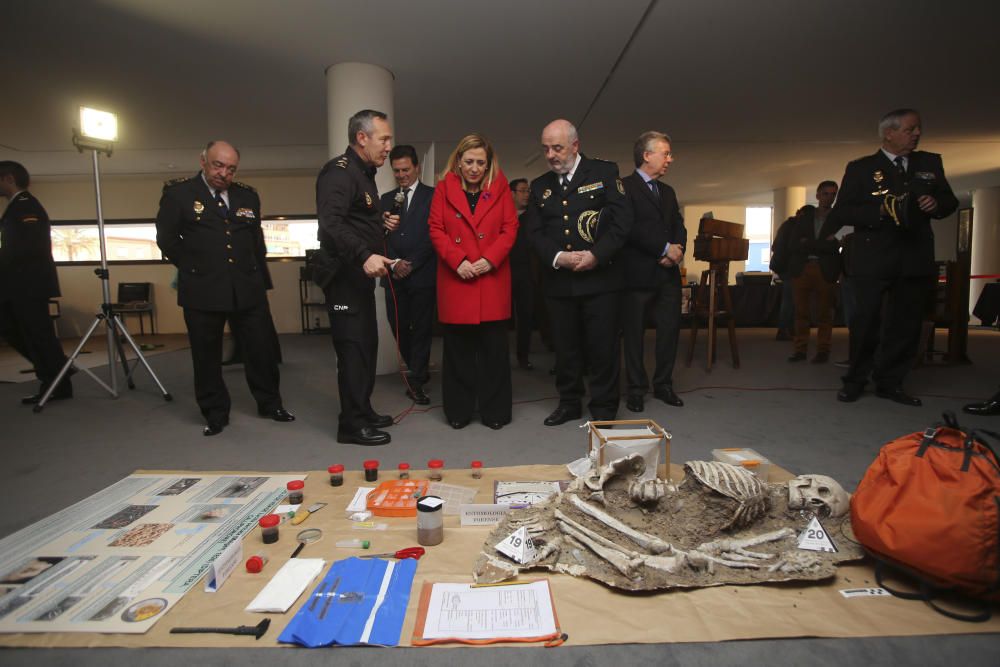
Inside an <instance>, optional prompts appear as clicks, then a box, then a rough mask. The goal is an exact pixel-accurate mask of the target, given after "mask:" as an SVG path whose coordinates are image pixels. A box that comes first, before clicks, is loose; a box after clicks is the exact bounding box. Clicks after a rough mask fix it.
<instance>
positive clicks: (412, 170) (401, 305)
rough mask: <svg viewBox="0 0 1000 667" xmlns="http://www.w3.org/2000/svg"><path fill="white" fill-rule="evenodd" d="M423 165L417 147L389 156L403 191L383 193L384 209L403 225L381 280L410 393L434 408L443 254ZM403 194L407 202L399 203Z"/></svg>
mask: <svg viewBox="0 0 1000 667" xmlns="http://www.w3.org/2000/svg"><path fill="white" fill-rule="evenodd" d="M419 164H420V162H419V160H418V159H417V151H416V149H414V148H413V146H406V145H401V146H396V147H395V148H393V149H392V151H391V152H390V153H389V165H390V166H391V167H392V175H393V177H394V178H395V179H396V183H397V184H398V185H399V187H398V188H393V189H392V190H390V191H389V192H386V193H385V194H384V195H382V210H383V211H389V212H390V213H391V214H392V215H393V216H398V218H399V226H398V227H397V228H396V230H395V231H393V232H392V233H391V234H389V236H388V239H387V241H388V250H389V255H388V256H389V258H390V259H393V260H397V261H395V262H394V263H393V264H392V265H391V269H390V271H389V275H388V276H383V277H382V281H381V282H382V287H384V288H385V312H386V315H387V316H388V318H389V326H390V327H392V332H393V334H395V335H396V338H397V340H398V341H399V351H400V354H402V356H403V361H405V362H406V366H407V369H408V382H409V385H410V386H409V388H408V389H407V390H406V395H407V396H408V397H409V398H410V399H411V400H412V401H413V402H414V403H416V404H417V405H428V404H429V403H430V402H431V399H430V398H429V397H428V396H427V393H426V392H425V391H424V385H426V384H427V381H428V380H429V379H430V373H429V371H428V366H429V365H430V360H431V335H432V332H433V327H434V300H435V299H434V297H435V294H434V285H435V283H436V282H437V255H435V254H434V246H433V245H431V237H430V233H429V231H428V228H427V217H428V216H429V215H430V212H431V198H433V197H434V188H432V187H430V186H428V185H424V184H423V183H421V182H420V172H419V171H418V166H419ZM400 193H402V194H403V197H404V199H403V200H402V201H400V202H397V201H396V197H398V196H399V195H400ZM397 313H398V320H397Z"/></svg>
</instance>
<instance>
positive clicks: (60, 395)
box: [21, 387, 73, 405]
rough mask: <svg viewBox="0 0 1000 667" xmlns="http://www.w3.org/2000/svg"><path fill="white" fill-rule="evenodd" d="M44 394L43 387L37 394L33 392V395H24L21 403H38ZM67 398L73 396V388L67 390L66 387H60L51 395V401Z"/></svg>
mask: <svg viewBox="0 0 1000 667" xmlns="http://www.w3.org/2000/svg"><path fill="white" fill-rule="evenodd" d="M44 395H45V390H44V389H43V390H42V391H40V392H38V393H37V394H32V395H31V396H24V397H22V398H21V403H22V404H24V405H36V404H37V403H38V402H39V401H41V400H42V396H44ZM67 398H73V389H72V388H70V389H69V390H68V391H67V390H66V389H63V388H61V387H60V388H59V389H56V390H55V391H54V392H52V395H51V396H49V401H62V400H64V399H67ZM46 402H48V401H46Z"/></svg>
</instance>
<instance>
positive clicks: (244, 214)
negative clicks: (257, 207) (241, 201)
mask: <svg viewBox="0 0 1000 667" xmlns="http://www.w3.org/2000/svg"><path fill="white" fill-rule="evenodd" d="M236 217H237V218H256V217H257V216H256V215H254V213H253V209H252V208H238V209H236Z"/></svg>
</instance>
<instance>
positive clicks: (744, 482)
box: [684, 461, 767, 528]
mask: <svg viewBox="0 0 1000 667" xmlns="http://www.w3.org/2000/svg"><path fill="white" fill-rule="evenodd" d="M684 469H685V471H688V472H690V473H691V475H692V476H693V477H694V479H696V480H698V482H700V483H701V484H703V485H705V486H707V487H708V488H710V489H712V490H713V491H716V492H718V493H720V494H722V495H724V496H726V497H727V498H732V499H733V500H735V501H736V502H738V503H739V507H737V508H736V512H735V513H734V514H733V518H732V519H731V520H730V521H729V523H727V524H726V525H725V526H724V528H732V527H736V528H740V527H742V526H746V525H749V524H750V523H752V522H753V521H755V520H757V519H758V518H759V517H761V516H763V515H764V513H765V512H766V511H767V491H766V488H765V486H764V483H763V482H761V481H760V480H759V479H758V478H757V476H756V475H754V474H753V473H752V472H750V471H749V470H747V469H745V468H739V467H736V466H733V465H730V464H728V463H722V462H720V461H688V462H687V463H685V464H684Z"/></svg>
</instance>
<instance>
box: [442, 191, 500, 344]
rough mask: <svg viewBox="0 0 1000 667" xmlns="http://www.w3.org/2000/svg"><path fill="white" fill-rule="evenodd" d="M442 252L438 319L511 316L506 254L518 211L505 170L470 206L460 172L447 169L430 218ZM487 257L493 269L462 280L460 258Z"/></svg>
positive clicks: (448, 321)
mask: <svg viewBox="0 0 1000 667" xmlns="http://www.w3.org/2000/svg"><path fill="white" fill-rule="evenodd" d="M427 226H428V227H429V229H430V236H431V243H432V244H434V250H435V251H437V256H438V271H437V306H438V319H440V320H441V321H442V322H443V323H445V324H479V323H481V322H494V321H497V320H507V319H510V263H509V262H508V261H507V255H508V254H509V253H510V249H511V247H513V245H514V239H515V238H516V237H517V213H516V212H515V210H514V201H513V199H512V198H511V195H510V186H509V185H508V184H507V179H506V178H505V177H504V175H503V174H502V173H498V174H497V176H496V178H494V179H493V184H492V185H491V186H490V187H488V188H485V189H484V190H483V193H482V194H481V195H480V196H479V203H477V204H476V213H475V215H473V214H472V213H470V212H469V201H468V199H466V195H465V191H464V190H462V184H461V181H460V179H459V177H458V176H456V175H455V174H452V173H449V174H448V175H447V176H445V178H444V179H443V180H441V181H440V182H439V183H438V184H437V188H435V190H434V199H433V200H431V213H430V217H429V218H428V219H427ZM481 257H485V258H486V259H488V260H489V262H490V264H492V265H493V270H491V271H490V272H488V273H486V274H485V275H482V276H479V277H478V278H473V279H472V280H462V279H461V278H460V277H459V276H458V273H457V269H458V265H459V264H461V263H462V260H466V259H467V260H469V262H470V263H475V262H476V261H477V260H478V259H480V258H481Z"/></svg>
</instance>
